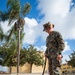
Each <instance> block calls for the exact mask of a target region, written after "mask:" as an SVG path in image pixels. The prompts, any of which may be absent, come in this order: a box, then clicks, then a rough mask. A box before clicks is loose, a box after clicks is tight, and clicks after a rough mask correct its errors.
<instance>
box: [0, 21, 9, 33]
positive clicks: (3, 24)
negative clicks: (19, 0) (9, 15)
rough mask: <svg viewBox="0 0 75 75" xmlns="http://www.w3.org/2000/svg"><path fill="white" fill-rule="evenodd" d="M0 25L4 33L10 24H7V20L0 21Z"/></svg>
mask: <svg viewBox="0 0 75 75" xmlns="http://www.w3.org/2000/svg"><path fill="white" fill-rule="evenodd" d="M1 26H2V28H3V31H4V33H6V32H7V31H8V30H9V29H10V26H8V21H5V22H1Z"/></svg>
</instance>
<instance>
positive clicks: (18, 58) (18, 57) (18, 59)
mask: <svg viewBox="0 0 75 75" xmlns="http://www.w3.org/2000/svg"><path fill="white" fill-rule="evenodd" d="M17 52H18V55H17V75H18V74H19V64H20V29H19V28H18V50H17Z"/></svg>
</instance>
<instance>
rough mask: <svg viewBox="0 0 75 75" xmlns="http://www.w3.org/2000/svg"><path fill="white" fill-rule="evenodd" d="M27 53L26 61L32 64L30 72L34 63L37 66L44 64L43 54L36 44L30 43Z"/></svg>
mask: <svg viewBox="0 0 75 75" xmlns="http://www.w3.org/2000/svg"><path fill="white" fill-rule="evenodd" d="M26 55H27V56H26V61H27V62H28V63H29V64H30V73H31V72H32V66H33V64H35V65H37V66H40V65H43V56H41V55H40V52H39V51H37V49H36V48H34V46H32V45H30V46H29V47H28V49H27V54H26Z"/></svg>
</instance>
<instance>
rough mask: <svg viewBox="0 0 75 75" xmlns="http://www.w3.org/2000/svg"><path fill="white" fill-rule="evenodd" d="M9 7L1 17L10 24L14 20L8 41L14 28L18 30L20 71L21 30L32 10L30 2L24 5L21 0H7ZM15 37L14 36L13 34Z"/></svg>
mask: <svg viewBox="0 0 75 75" xmlns="http://www.w3.org/2000/svg"><path fill="white" fill-rule="evenodd" d="M7 8H8V11H6V12H4V13H3V12H2V11H0V19H1V21H5V20H7V19H8V20H9V23H8V25H11V24H12V23H13V22H14V24H13V26H12V28H11V30H10V32H9V35H8V37H7V41H8V40H9V39H10V37H11V36H12V34H13V32H14V30H18V66H17V72H18V73H19V60H20V59H19V58H20V57H19V56H20V30H21V31H22V30H23V26H24V24H25V20H24V16H26V15H27V13H29V11H30V8H31V6H30V4H29V3H26V4H25V5H24V7H22V6H21V5H20V1H19V0H8V1H7ZM12 37H13V36H12Z"/></svg>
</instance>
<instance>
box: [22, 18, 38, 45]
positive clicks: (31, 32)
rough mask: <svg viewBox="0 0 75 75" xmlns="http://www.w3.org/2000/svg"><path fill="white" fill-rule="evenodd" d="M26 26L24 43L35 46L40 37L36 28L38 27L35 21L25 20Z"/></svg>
mask: <svg viewBox="0 0 75 75" xmlns="http://www.w3.org/2000/svg"><path fill="white" fill-rule="evenodd" d="M25 21H26V24H25V27H24V32H25V37H24V40H23V43H27V44H34V43H35V42H36V38H37V35H38V33H37V32H38V31H36V30H37V29H36V27H37V25H38V23H37V21H36V20H35V19H29V18H27V17H26V18H25Z"/></svg>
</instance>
